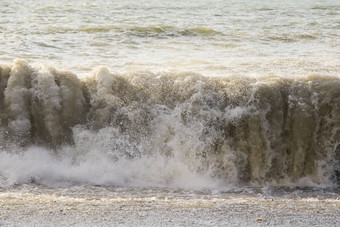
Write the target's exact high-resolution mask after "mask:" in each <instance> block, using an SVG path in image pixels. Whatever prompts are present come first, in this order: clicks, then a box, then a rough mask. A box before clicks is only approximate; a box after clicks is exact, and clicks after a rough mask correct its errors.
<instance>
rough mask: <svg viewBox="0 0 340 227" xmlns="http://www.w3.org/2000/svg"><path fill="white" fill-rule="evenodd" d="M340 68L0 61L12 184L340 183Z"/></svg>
mask: <svg viewBox="0 0 340 227" xmlns="http://www.w3.org/2000/svg"><path fill="white" fill-rule="evenodd" d="M339 88H340V79H339V78H337V77H330V76H322V75H309V76H305V77H299V78H295V79H294V78H281V77H276V76H264V77H258V78H249V77H233V76H230V77H228V76H227V77H223V78H221V77H208V76H202V75H199V74H195V73H189V72H183V73H158V74H153V73H151V72H135V73H126V74H115V73H111V72H110V71H109V70H108V69H106V68H104V67H99V68H96V69H94V70H93V72H92V73H91V74H90V75H89V76H86V77H81V78H78V77H77V76H76V75H74V74H72V73H69V72H62V71H59V70H57V69H54V68H51V67H46V66H33V65H29V64H28V63H27V62H25V61H23V60H15V61H14V63H13V65H11V66H1V67H0V89H1V90H0V107H1V110H0V116H1V121H0V123H1V126H0V139H1V145H0V149H1V152H0V156H1V158H0V177H1V178H2V180H1V182H6V183H3V184H4V185H5V184H7V185H11V184H16V183H25V182H32V181H34V182H37V183H42V184H47V185H60V184H61V185H63V184H78V183H79V184H98V185H119V186H126V185H127V186H161V187H162V186H168V187H184V188H221V187H227V186H230V185H238V184H253V185H254V184H255V185H282V186H285V185H293V186H294V185H295V186H298V185H305V186H306V185H309V186H321V187H323V186H331V185H335V184H337V183H338V181H339V179H338V177H339V176H338V174H339V156H340V154H339V153H340V146H339V141H340V90H339Z"/></svg>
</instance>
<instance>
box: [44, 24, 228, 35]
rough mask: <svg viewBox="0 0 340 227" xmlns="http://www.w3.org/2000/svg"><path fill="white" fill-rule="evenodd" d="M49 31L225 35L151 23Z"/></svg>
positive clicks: (207, 30) (209, 30)
mask: <svg viewBox="0 0 340 227" xmlns="http://www.w3.org/2000/svg"><path fill="white" fill-rule="evenodd" d="M47 31H48V33H67V32H86V33H98V32H119V33H121V34H126V35H131V36H143V37H144V36H146V37H148V36H168V37H176V36H214V35H223V33H222V32H219V31H215V30H214V29H212V28H208V27H192V28H178V27H174V26H169V25H150V26H131V27H118V26H95V27H88V26H86V27H84V26H82V27H78V28H74V27H54V26H51V27H48V28H47Z"/></svg>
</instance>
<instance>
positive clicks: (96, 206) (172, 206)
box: [0, 189, 340, 226]
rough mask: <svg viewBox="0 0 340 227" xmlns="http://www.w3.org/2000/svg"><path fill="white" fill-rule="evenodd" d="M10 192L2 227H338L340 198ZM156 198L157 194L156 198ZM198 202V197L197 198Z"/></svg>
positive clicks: (0, 196) (4, 197)
mask: <svg viewBox="0 0 340 227" xmlns="http://www.w3.org/2000/svg"><path fill="white" fill-rule="evenodd" d="M68 190H69V189H65V191H59V192H56V191H53V190H47V191H44V190H33V191H32V190H31V191H30V192H25V191H22V190H21V191H16V190H7V191H4V192H1V193H0V201H1V207H0V226H18V225H20V226H23V225H25V226H33V225H34V226H70V225H73V226H84V225H87V226H264V225H270V226H273V225H275V226H337V225H339V223H340V200H339V198H336V197H334V198H297V197H296V198H285V197H284V196H280V197H277V196H264V195H245V194H234V193H230V194H224V195H223V196H219V195H218V196H209V195H205V196H197V195H196V196H179V195H174V194H169V193H168V194H167V193H165V194H163V195H161V196H158V197H157V196H156V197H152V196H151V194H152V192H150V193H147V194H146V195H144V196H142V195H136V194H135V195H132V194H133V193H132V194H130V195H127V194H124V193H122V196H119V194H120V193H119V192H118V193H108V194H107V195H106V196H105V194H104V193H96V192H93V193H88V192H85V193H83V194H81V193H79V194H77V193H76V194H75V193H72V192H70V191H68ZM156 194H157V193H156ZM195 197H196V198H195Z"/></svg>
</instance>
